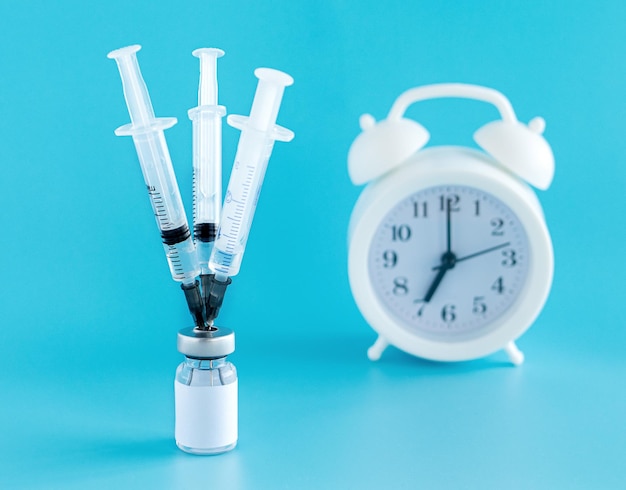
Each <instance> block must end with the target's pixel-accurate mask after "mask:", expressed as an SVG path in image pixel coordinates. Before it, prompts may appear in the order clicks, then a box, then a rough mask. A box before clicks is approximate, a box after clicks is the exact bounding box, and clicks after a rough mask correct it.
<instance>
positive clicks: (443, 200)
mask: <svg viewBox="0 0 626 490" xmlns="http://www.w3.org/2000/svg"><path fill="white" fill-rule="evenodd" d="M460 200H461V198H460V197H459V196H458V195H457V194H450V195H449V196H447V197H446V196H444V195H441V196H439V209H440V210H441V211H445V210H446V209H447V208H446V205H448V206H450V211H460V210H461V208H460V207H458V205H459V201H460Z"/></svg>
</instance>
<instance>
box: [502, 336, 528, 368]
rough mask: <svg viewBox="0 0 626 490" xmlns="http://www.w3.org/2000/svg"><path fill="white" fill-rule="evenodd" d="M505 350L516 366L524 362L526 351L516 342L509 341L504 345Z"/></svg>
mask: <svg viewBox="0 0 626 490" xmlns="http://www.w3.org/2000/svg"><path fill="white" fill-rule="evenodd" d="M504 352H506V355H507V356H509V360H510V361H511V362H512V363H513V365H515V366H519V365H521V364H522V363H523V362H524V353H523V352H522V351H521V350H519V349H518V348H517V346H516V345H515V342H512V341H511V342H509V343H508V344H506V345H505V346H504Z"/></svg>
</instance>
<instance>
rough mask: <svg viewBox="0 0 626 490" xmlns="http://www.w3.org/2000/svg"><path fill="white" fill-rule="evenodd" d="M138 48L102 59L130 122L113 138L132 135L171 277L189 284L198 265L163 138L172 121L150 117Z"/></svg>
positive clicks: (116, 132)
mask: <svg viewBox="0 0 626 490" xmlns="http://www.w3.org/2000/svg"><path fill="white" fill-rule="evenodd" d="M139 49H141V46H138V45H134V46H128V47H125V48H121V49H117V50H115V51H111V52H110V53H109V54H108V57H109V58H112V59H114V60H115V61H116V62H117V66H118V68H119V71H120V76H121V78H122V85H123V88H124V98H125V99H126V105H127V106H128V112H129V114H130V120H131V123H130V124H126V125H124V126H121V127H119V128H117V129H116V130H115V134H116V135H118V136H132V138H133V142H134V143H135V149H136V150H137V156H138V157H139V163H140V165H141V171H142V173H143V177H144V181H145V184H146V188H147V190H148V195H149V196H150V202H151V204H152V209H153V211H154V216H155V218H156V222H157V225H158V227H159V231H160V232H161V238H162V240H163V248H164V250H165V254H166V256H167V260H168V264H169V267H170V272H171V274H172V278H173V279H174V280H175V281H178V282H182V283H183V284H186V285H191V284H194V283H195V278H196V276H197V275H198V274H199V269H198V260H197V257H196V251H195V246H194V243H193V240H192V238H191V233H190V231H189V225H188V223H187V217H186V215H185V209H184V207H183V202H182V199H181V197H180V191H179V189H178V184H177V182H176V176H175V174H174V169H173V167H172V160H171V158H170V154H169V151H168V148H167V143H166V141H165V135H164V134H163V130H164V129H167V128H169V127H171V126H173V125H174V124H176V119H175V118H156V117H155V116H154V111H153V109H152V103H151V101H150V96H149V94H148V89H147V87H146V84H145V82H144V80H143V77H142V76H141V71H140V69H139V63H138V62H137V56H136V54H135V53H136V52H137V51H139Z"/></svg>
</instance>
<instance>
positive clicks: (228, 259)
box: [206, 68, 294, 324]
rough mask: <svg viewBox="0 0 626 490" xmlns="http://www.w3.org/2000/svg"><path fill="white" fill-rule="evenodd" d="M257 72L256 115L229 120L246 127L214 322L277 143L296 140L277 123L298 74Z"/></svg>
mask: <svg viewBox="0 0 626 490" xmlns="http://www.w3.org/2000/svg"><path fill="white" fill-rule="evenodd" d="M254 74H255V76H256V77H257V78H258V79H259V82H258V85H257V88H256V93H255V95H254V101H253V103H252V109H251V110H250V117H246V116H235V115H231V116H228V119H227V120H228V124H230V125H231V126H233V127H235V128H237V129H240V130H241V136H240V137H239V144H238V145H237V153H236V155H235V163H234V165H233V169H232V172H231V174H230V180H229V182H228V189H227V191H226V198H225V199H224V206H223V209H222V217H221V223H220V227H219V229H218V232H217V239H216V241H215V244H214V246H213V251H212V253H211V258H210V260H209V268H210V269H211V271H213V272H214V276H211V287H210V290H209V298H208V299H209V301H208V303H207V304H206V315H207V322H208V323H209V324H212V322H213V320H214V319H215V318H216V317H217V315H218V313H219V309H220V307H221V305H222V302H223V300H224V294H225V291H226V287H227V286H228V285H229V284H230V282H231V279H230V278H231V277H232V276H235V275H237V273H238V272H239V268H240V266H241V260H242V258H243V254H244V251H245V248H246V242H247V240H248V234H249V232H250V226H251V225H252V219H253V218H254V211H255V209H256V205H257V202H258V199H259V193H260V192H261V186H262V185H263V178H264V177H265V170H266V169H267V164H268V161H269V158H270V156H271V154H272V148H273V147H274V141H275V140H279V141H291V140H292V139H293V136H294V134H293V132H292V131H290V130H288V129H285V128H282V127H280V126H277V125H276V124H275V123H276V117H277V116H278V110H279V108H280V102H281V100H282V97H283V93H284V90H285V87H288V86H289V85H291V84H292V83H293V78H291V77H290V76H289V75H287V74H286V73H283V72H281V71H278V70H272V69H270V68H257V69H256V70H255V72H254Z"/></svg>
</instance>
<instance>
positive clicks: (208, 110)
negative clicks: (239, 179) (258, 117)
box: [188, 48, 226, 274]
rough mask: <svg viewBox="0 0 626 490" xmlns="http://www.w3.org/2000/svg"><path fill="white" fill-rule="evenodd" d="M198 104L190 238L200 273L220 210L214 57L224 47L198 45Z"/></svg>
mask: <svg viewBox="0 0 626 490" xmlns="http://www.w3.org/2000/svg"><path fill="white" fill-rule="evenodd" d="M192 54H193V55H194V56H196V57H198V58H200V83H199V86H198V106H197V107H194V108H193V109H191V110H189V113H188V114H189V119H191V121H192V123H193V198H194V199H193V214H194V219H193V222H194V227H193V228H194V238H195V241H196V251H197V254H198V261H199V265H200V272H201V274H209V273H210V270H209V257H210V256H211V251H212V250H213V242H214V241H215V237H216V236H217V228H218V226H219V218H220V213H221V210H222V117H224V115H225V114H226V108H225V107H224V106H221V105H217V58H220V57H221V56H223V55H224V51H222V50H221V49H217V48H200V49H196V50H195V51H194V52H193V53H192Z"/></svg>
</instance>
